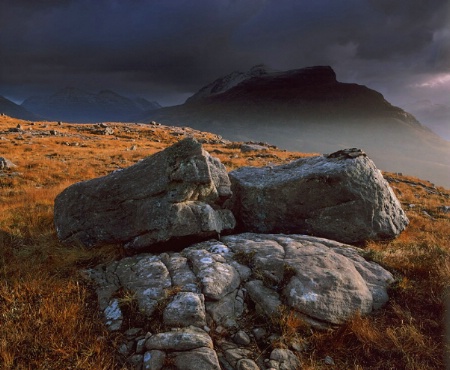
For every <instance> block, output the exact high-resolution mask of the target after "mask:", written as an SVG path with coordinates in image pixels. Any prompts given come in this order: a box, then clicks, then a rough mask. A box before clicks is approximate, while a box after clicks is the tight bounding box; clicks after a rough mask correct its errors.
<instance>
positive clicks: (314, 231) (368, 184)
mask: <svg viewBox="0 0 450 370" xmlns="http://www.w3.org/2000/svg"><path fill="white" fill-rule="evenodd" d="M229 175H230V179H231V182H232V191H233V202H232V206H231V209H232V210H233V213H234V215H235V216H236V218H237V220H238V226H239V227H240V228H241V229H242V230H245V231H253V232H264V233H277V232H281V233H304V234H310V235H315V236H321V237H325V238H329V239H333V240H338V241H341V242H344V243H362V242H364V241H366V240H383V239H390V238H394V237H395V236H397V235H398V234H399V233H400V232H401V231H402V230H403V229H404V228H405V227H406V225H407V224H408V219H407V217H406V215H405V213H404V211H403V210H402V208H401V205H400V203H399V201H398V200H397V198H396V197H395V194H394V193H393V191H392V189H391V188H390V187H389V185H388V183H387V182H386V181H385V180H384V179H383V176H382V174H381V172H380V171H379V170H378V169H377V168H376V167H375V165H374V163H373V162H372V161H371V160H370V159H369V158H368V157H367V156H366V155H365V154H364V153H363V152H362V151H358V150H354V149H351V150H345V151H339V152H336V153H333V154H330V155H328V156H317V157H310V158H302V159H299V160H296V161H294V162H291V163H289V164H285V165H281V166H274V167H266V168H255V167H243V168H239V169H237V170H235V171H232V172H231V173H230V174H229Z"/></svg>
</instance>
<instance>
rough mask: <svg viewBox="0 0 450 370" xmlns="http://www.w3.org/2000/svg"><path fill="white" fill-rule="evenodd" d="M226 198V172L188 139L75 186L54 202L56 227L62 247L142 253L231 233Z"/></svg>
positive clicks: (228, 188) (230, 215)
mask: <svg viewBox="0 0 450 370" xmlns="http://www.w3.org/2000/svg"><path fill="white" fill-rule="evenodd" d="M230 196H231V191H230V182H229V179H228V175H227V172H226V170H225V167H224V166H223V165H222V164H221V163H220V161H219V160H218V159H216V158H212V157H211V156H210V155H209V154H208V153H207V152H206V151H205V150H203V149H202V147H201V145H200V144H199V143H198V142H197V141H195V140H194V139H191V138H187V139H185V140H182V141H180V142H178V143H177V144H175V145H173V146H171V147H169V148H167V149H166V150H164V151H162V152H159V153H157V154H155V155H153V156H151V157H148V158H146V159H144V160H143V161H141V162H139V163H137V164H135V165H133V166H131V167H128V168H126V169H123V170H121V171H115V172H113V173H111V174H110V175H107V176H105V177H102V178H97V179H93V180H89V181H84V182H80V183H77V184H74V185H72V186H70V187H68V188H67V189H65V190H64V191H63V192H62V193H61V194H59V195H58V196H57V197H56V199H55V225H56V229H57V234H58V237H59V239H60V240H61V241H63V242H65V243H81V244H83V245H85V246H90V247H92V246H95V245H99V244H105V243H124V244H126V248H129V249H136V250H139V249H145V248H148V247H150V246H153V245H154V244H157V243H162V242H167V241H169V240H172V239H176V240H180V239H182V238H186V237H197V238H207V237H211V236H214V235H217V234H218V233H221V232H222V231H223V230H231V229H233V228H234V225H235V220H234V216H233V214H232V213H231V211H229V210H228V209H224V208H223V207H222V204H223V202H224V201H225V200H226V199H228V198H229V197H230Z"/></svg>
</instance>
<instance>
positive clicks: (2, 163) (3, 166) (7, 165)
mask: <svg viewBox="0 0 450 370" xmlns="http://www.w3.org/2000/svg"><path fill="white" fill-rule="evenodd" d="M16 167H17V166H16V165H15V164H14V163H12V162H11V161H10V160H9V159H7V158H5V157H0V170H10V169H12V168H16Z"/></svg>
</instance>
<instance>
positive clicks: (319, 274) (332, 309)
mask: <svg viewBox="0 0 450 370" xmlns="http://www.w3.org/2000/svg"><path fill="white" fill-rule="evenodd" d="M362 255H363V252H362V250H360V249H358V248H356V247H351V246H349V245H345V244H342V243H339V242H336V241H331V240H328V239H323V238H316V237H312V236H306V235H284V234H252V233H244V234H238V235H230V236H225V237H223V238H222V239H221V241H216V240H210V241H206V242H201V243H198V244H194V245H192V246H191V247H189V248H186V249H185V250H183V251H182V252H181V253H176V252H174V253H163V254H160V255H154V254H148V253H146V254H140V255H135V256H132V257H126V258H124V259H122V260H120V261H116V262H113V263H110V264H108V265H100V266H98V267H96V268H93V269H90V270H87V271H86V274H87V276H89V277H90V278H91V279H92V280H94V281H95V282H96V285H97V293H98V298H99V303H100V308H101V309H102V310H103V311H104V314H105V320H106V321H107V322H108V323H109V325H110V327H111V328H112V329H117V328H118V326H119V327H120V323H121V322H122V320H123V317H122V313H121V311H120V302H119V301H118V300H117V292H118V291H121V290H123V291H127V292H129V294H130V295H132V296H133V297H135V299H136V300H137V303H138V306H139V310H140V311H141V312H144V313H146V314H147V315H148V317H151V316H152V314H153V313H154V311H155V309H156V306H157V305H158V304H159V303H161V302H162V301H163V300H165V304H166V307H163V309H164V315H163V320H164V326H165V327H167V328H182V327H188V326H195V327H199V328H203V327H204V326H205V325H206V323H207V322H208V317H209V319H211V320H213V321H214V322H215V325H217V326H225V327H227V326H230V327H237V326H238V324H237V322H238V318H239V317H242V315H245V312H246V308H247V307H248V305H249V304H251V305H252V306H256V308H257V309H258V310H259V311H260V313H262V314H263V315H266V316H269V317H270V316H275V315H277V314H278V313H279V308H280V307H281V305H284V306H287V307H288V308H290V309H292V310H294V311H295V312H297V313H299V314H300V315H303V316H304V317H307V318H309V319H310V320H312V321H314V320H315V321H317V322H321V323H323V322H325V323H332V324H340V323H343V322H344V321H345V320H347V319H348V318H350V317H351V316H352V315H354V314H355V313H356V312H360V313H362V314H367V313H370V312H371V311H372V310H374V309H378V308H380V307H382V306H383V305H384V304H385V303H386V302H387V301H388V295H387V286H388V285H389V284H390V283H391V282H392V281H393V280H394V279H393V276H392V274H391V273H389V272H388V271H386V270H385V269H383V268H382V267H381V266H379V265H378V264H376V263H374V262H371V261H367V260H365V259H364V258H363V257H362ZM239 271H242V272H243V273H242V274H240V273H239ZM178 283H179V284H180V285H177V284H178ZM174 289H176V292H177V293H176V294H172V295H169V294H168V292H170V291H174ZM168 297H170V299H168ZM160 309H161V307H160ZM115 318H116V319H115ZM148 349H161V348H156V347H155V348H153V347H152V348H150V347H148Z"/></svg>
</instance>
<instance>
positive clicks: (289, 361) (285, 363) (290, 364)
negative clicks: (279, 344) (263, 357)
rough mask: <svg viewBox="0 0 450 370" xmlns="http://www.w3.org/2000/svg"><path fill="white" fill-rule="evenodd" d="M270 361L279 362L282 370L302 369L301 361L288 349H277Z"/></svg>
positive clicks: (271, 354) (272, 353)
mask: <svg viewBox="0 0 450 370" xmlns="http://www.w3.org/2000/svg"><path fill="white" fill-rule="evenodd" d="M270 359H271V360H275V361H277V362H279V363H280V369H283V370H297V369H300V368H301V364H300V360H299V359H298V358H297V356H295V354H294V353H293V352H292V351H290V350H288V349H282V348H275V349H274V350H273V351H272V352H271V353H270Z"/></svg>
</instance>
